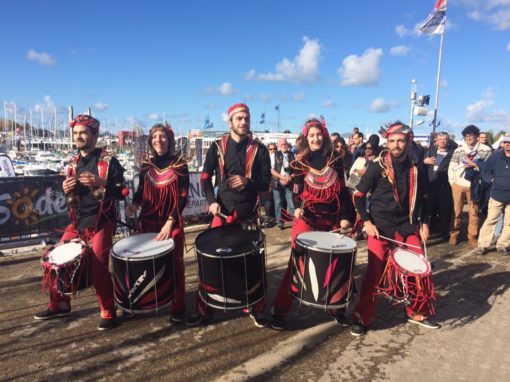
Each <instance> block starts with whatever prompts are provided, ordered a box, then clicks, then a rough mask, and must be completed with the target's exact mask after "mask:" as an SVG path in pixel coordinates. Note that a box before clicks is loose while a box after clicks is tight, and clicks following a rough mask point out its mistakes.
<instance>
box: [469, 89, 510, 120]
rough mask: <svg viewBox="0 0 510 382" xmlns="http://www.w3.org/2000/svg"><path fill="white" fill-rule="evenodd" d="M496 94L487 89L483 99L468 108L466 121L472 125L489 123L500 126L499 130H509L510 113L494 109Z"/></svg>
mask: <svg viewBox="0 0 510 382" xmlns="http://www.w3.org/2000/svg"><path fill="white" fill-rule="evenodd" d="M495 97H496V94H495V93H494V91H493V90H492V89H487V90H486V91H485V92H484V93H483V94H482V99H480V100H478V101H476V102H474V103H472V104H470V105H468V106H466V119H467V120H468V121H469V122H471V123H480V122H488V123H493V124H498V128H502V129H507V128H508V125H509V124H510V112H508V111H506V110H501V109H494V108H493V106H494V105H495V103H496V102H495Z"/></svg>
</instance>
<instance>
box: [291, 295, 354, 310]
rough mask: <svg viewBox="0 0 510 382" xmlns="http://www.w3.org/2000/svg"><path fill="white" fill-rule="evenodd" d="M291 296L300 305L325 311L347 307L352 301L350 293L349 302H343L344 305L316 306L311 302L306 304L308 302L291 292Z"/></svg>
mask: <svg viewBox="0 0 510 382" xmlns="http://www.w3.org/2000/svg"><path fill="white" fill-rule="evenodd" d="M291 295H292V296H294V298H295V299H296V300H298V301H299V303H300V304H303V305H307V306H312V307H314V308H322V309H326V310H329V309H339V308H344V307H346V306H347V305H349V302H350V300H351V299H352V293H351V296H350V298H349V300H348V301H346V302H344V303H342V304H316V303H313V302H308V301H305V300H302V299H300V298H299V296H298V295H297V294H294V293H293V292H291Z"/></svg>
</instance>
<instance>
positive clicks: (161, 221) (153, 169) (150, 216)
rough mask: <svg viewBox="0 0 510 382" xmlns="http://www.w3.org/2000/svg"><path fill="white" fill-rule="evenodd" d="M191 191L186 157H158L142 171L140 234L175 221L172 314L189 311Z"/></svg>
mask: <svg viewBox="0 0 510 382" xmlns="http://www.w3.org/2000/svg"><path fill="white" fill-rule="evenodd" d="M188 190H189V173H188V165H187V164H186V161H185V160H184V158H183V157H182V156H179V157H175V156H174V155H172V154H170V153H167V154H165V155H162V156H159V155H154V156H153V157H151V158H149V160H148V161H147V162H145V163H144V164H143V166H142V169H141V171H140V183H139V185H138V190H137V191H136V193H135V195H134V197H133V203H134V204H137V205H140V206H141V212H140V215H139V217H138V221H137V224H136V228H137V231H138V232H159V231H161V229H162V228H163V226H164V225H165V224H166V222H167V220H168V218H169V217H171V218H173V220H174V222H175V223H174V225H173V226H172V232H171V237H172V239H173V240H174V242H175V255H174V269H175V274H176V280H177V285H176V297H175V301H174V303H173V304H172V308H171V311H172V314H181V313H184V311H185V300H184V294H185V282H184V224H183V220H182V215H181V214H182V211H183V209H184V207H185V206H186V202H187V199H188Z"/></svg>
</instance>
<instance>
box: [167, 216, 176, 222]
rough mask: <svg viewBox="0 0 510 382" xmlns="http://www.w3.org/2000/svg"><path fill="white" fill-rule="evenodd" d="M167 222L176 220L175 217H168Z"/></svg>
mask: <svg viewBox="0 0 510 382" xmlns="http://www.w3.org/2000/svg"><path fill="white" fill-rule="evenodd" d="M166 221H167V222H174V221H175V219H174V218H173V216H170V217H169V218H168V219H166Z"/></svg>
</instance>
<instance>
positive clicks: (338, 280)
mask: <svg viewBox="0 0 510 382" xmlns="http://www.w3.org/2000/svg"><path fill="white" fill-rule="evenodd" d="M356 250H357V247H356V242H355V241H354V240H352V239H351V238H349V237H347V236H345V235H342V234H338V233H332V232H322V231H311V232H304V233H302V234H300V235H298V236H297V237H296V239H295V241H294V248H293V249H292V254H291V257H292V277H291V281H290V294H291V295H292V296H294V297H295V298H296V299H298V300H299V301H300V302H301V303H303V304H305V305H309V306H313V307H316V308H323V309H325V310H328V309H339V308H343V307H345V306H347V304H348V303H349V302H350V300H351V297H352V292H353V278H354V265H355V263H356Z"/></svg>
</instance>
